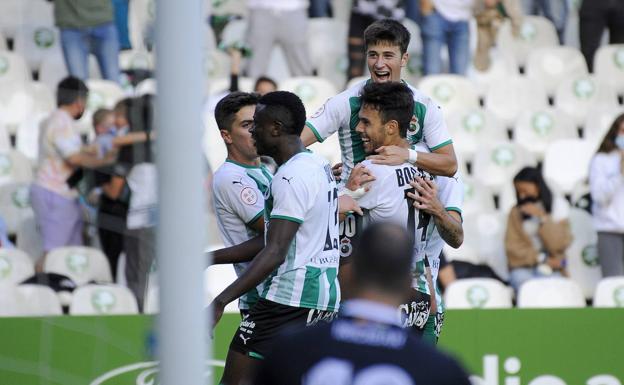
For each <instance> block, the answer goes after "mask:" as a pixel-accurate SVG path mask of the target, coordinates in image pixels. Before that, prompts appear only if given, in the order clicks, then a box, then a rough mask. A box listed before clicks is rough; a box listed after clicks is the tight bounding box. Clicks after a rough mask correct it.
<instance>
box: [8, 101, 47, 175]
mask: <svg viewBox="0 0 624 385" xmlns="http://www.w3.org/2000/svg"><path fill="white" fill-rule="evenodd" d="M47 117H48V114H44V113H35V114H32V115H31V116H28V117H27V118H26V120H24V121H23V122H22V123H20V125H19V126H18V127H17V131H16V142H15V148H16V149H17V150H18V151H19V152H21V153H22V154H24V155H25V156H26V157H27V158H28V159H29V160H30V161H31V162H33V163H34V162H35V161H36V160H37V159H38V158H39V129H40V127H41V122H42V121H43V120H44V119H45V118H47Z"/></svg>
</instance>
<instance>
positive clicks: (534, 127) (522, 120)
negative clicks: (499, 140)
mask: <svg viewBox="0 0 624 385" xmlns="http://www.w3.org/2000/svg"><path fill="white" fill-rule="evenodd" d="M574 138H578V132H577V129H576V125H575V124H574V122H573V121H572V119H571V118H570V117H569V116H568V115H567V114H566V113H565V112H563V111H560V110H556V109H554V108H550V107H547V108H540V109H535V110H533V109H528V110H526V111H524V112H522V113H520V115H519V116H518V121H517V123H516V127H515V130H514V141H515V142H516V143H518V144H519V145H521V146H523V147H524V148H525V149H527V150H528V151H529V152H531V153H532V154H533V155H534V156H535V157H536V158H537V159H538V160H540V161H541V160H542V159H543V158H544V153H545V152H546V149H547V148H548V146H549V145H550V144H551V143H553V142H554V141H556V140H560V139H574Z"/></svg>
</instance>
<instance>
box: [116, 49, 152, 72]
mask: <svg viewBox="0 0 624 385" xmlns="http://www.w3.org/2000/svg"><path fill="white" fill-rule="evenodd" d="M154 61H155V58H154V54H153V53H152V52H148V51H145V50H140V49H133V50H126V51H121V52H119V68H120V69H121V70H122V71H128V70H153V69H154Z"/></svg>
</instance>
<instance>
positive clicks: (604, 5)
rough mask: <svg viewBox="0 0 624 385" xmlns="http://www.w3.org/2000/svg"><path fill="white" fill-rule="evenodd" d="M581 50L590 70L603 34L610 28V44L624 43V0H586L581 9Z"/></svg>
mask: <svg viewBox="0 0 624 385" xmlns="http://www.w3.org/2000/svg"><path fill="white" fill-rule="evenodd" d="M579 19H580V22H579V32H580V40H581V52H582V53H583V56H584V57H585V61H586V62H587V68H588V69H589V71H590V72H593V71H594V55H595V54H596V51H597V50H598V48H599V47H600V40H601V39H602V34H603V32H604V30H605V28H607V29H608V30H609V44H619V43H624V1H622V0H584V1H583V3H582V4H581V9H580V11H579Z"/></svg>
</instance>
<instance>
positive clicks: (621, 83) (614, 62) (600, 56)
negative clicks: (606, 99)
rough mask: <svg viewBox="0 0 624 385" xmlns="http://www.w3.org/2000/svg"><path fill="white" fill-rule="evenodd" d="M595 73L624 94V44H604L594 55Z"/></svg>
mask: <svg viewBox="0 0 624 385" xmlns="http://www.w3.org/2000/svg"><path fill="white" fill-rule="evenodd" d="M594 73H595V74H596V76H597V77H598V79H601V80H602V81H604V82H607V83H609V84H611V85H612V86H613V87H615V89H616V90H617V92H619V93H620V94H624V44H611V45H603V46H601V47H600V48H598V51H597V52H596V55H595V56H594Z"/></svg>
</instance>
